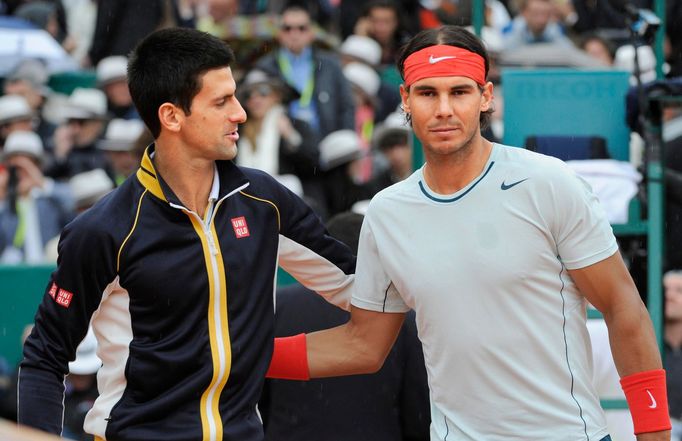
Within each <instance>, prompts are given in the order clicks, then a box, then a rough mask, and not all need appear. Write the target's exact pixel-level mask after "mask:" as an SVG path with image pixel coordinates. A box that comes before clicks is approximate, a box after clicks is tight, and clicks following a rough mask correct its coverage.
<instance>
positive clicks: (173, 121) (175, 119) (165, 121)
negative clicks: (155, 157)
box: [159, 103, 185, 132]
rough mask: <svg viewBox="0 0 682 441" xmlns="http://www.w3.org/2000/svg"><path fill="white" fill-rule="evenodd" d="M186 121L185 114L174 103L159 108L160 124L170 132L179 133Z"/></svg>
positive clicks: (164, 104)
mask: <svg viewBox="0 0 682 441" xmlns="http://www.w3.org/2000/svg"><path fill="white" fill-rule="evenodd" d="M184 120H185V112H183V111H182V109H180V108H179V107H177V106H176V105H175V104H172V103H163V104H161V105H160V106H159V122H160V123H161V127H162V128H165V129H166V130H168V131H170V132H179V131H180V129H181V128H182V123H183V122H184Z"/></svg>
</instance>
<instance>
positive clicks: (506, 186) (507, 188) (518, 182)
mask: <svg viewBox="0 0 682 441" xmlns="http://www.w3.org/2000/svg"><path fill="white" fill-rule="evenodd" d="M527 180H528V178H526V179H521V180H520V181H516V182H512V183H511V184H509V185H507V184H505V183H504V181H503V182H502V185H500V188H501V189H502V190H509V189H510V188H512V187H513V186H515V185H519V184H520V183H522V182H523V181H527Z"/></svg>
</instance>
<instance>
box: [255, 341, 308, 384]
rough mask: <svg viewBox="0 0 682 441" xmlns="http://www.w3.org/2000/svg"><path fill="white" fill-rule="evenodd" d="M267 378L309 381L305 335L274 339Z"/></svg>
mask: <svg viewBox="0 0 682 441" xmlns="http://www.w3.org/2000/svg"><path fill="white" fill-rule="evenodd" d="M265 376H266V377H267V378H279V379H282V380H310V371H309V370H308V351H307V348H306V339H305V334H298V335H294V336H293V337H280V338H276V339H275V348H274V350H273V351H272V360H271V361H270V367H269V368H268V372H267V373H266V374H265Z"/></svg>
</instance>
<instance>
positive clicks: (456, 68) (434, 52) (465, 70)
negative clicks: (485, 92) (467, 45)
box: [404, 44, 485, 87]
mask: <svg viewBox="0 0 682 441" xmlns="http://www.w3.org/2000/svg"><path fill="white" fill-rule="evenodd" d="M404 71H405V85H406V86H407V87H409V86H411V85H412V84H413V83H414V82H415V81H419V80H421V79H424V78H429V77H454V76H462V77H467V78H471V79H472V80H474V81H476V82H477V83H478V84H479V85H481V86H485V61H484V60H483V57H482V56H480V55H478V54H476V53H474V52H470V51H468V50H466V49H462V48H461V47H456V46H449V45H445V44H439V45H435V46H429V47H426V48H424V49H422V50H419V51H417V52H413V53H412V54H410V56H409V57H407V58H406V59H405V63H404Z"/></svg>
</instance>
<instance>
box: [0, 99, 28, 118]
mask: <svg viewBox="0 0 682 441" xmlns="http://www.w3.org/2000/svg"><path fill="white" fill-rule="evenodd" d="M31 118H33V110H31V106H29V105H28V101H26V98H24V97H23V96H21V95H5V96H0V124H4V123H8V122H11V121H16V120H22V119H31Z"/></svg>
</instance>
